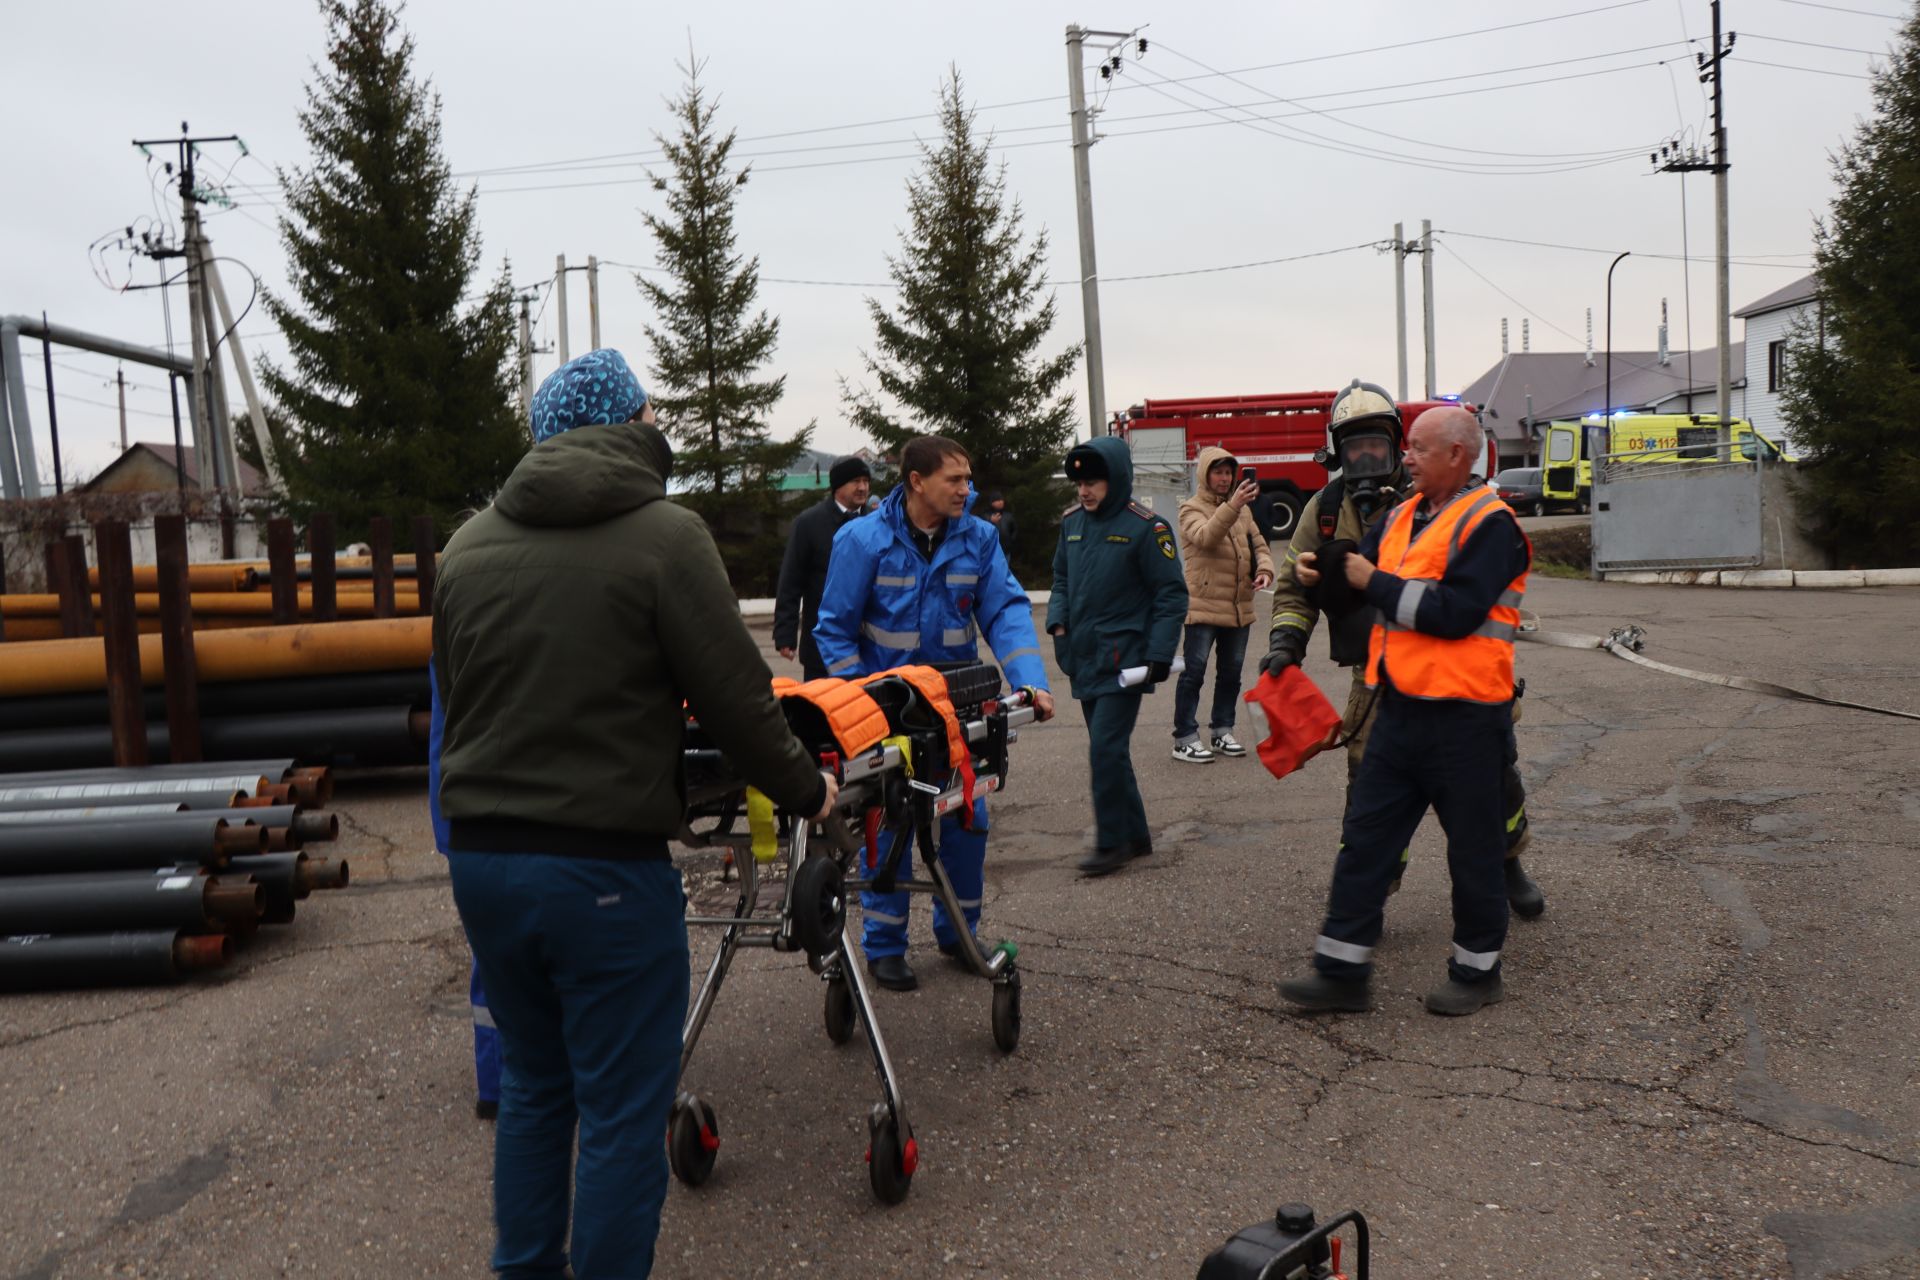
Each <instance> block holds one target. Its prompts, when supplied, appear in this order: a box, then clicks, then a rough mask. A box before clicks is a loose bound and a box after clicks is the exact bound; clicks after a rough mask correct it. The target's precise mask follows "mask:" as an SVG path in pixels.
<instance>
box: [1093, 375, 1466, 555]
mask: <svg viewBox="0 0 1920 1280" xmlns="http://www.w3.org/2000/svg"><path fill="white" fill-rule="evenodd" d="M1334 394H1335V393H1334V392H1332V391H1301V392H1294V393H1290V394H1286V395H1265V396H1206V397H1201V398H1197V399H1186V400H1145V401H1142V402H1141V403H1139V404H1136V405H1134V406H1133V407H1132V408H1130V409H1128V410H1127V411H1126V412H1125V413H1116V414H1115V415H1114V416H1113V422H1112V424H1111V425H1110V426H1109V428H1108V434H1110V435H1116V436H1119V437H1121V438H1122V439H1124V440H1126V441H1127V445H1128V448H1129V449H1130V450H1131V451H1132V453H1133V468H1134V489H1135V491H1136V492H1138V493H1141V494H1143V500H1152V501H1153V504H1154V505H1155V506H1156V507H1158V506H1162V505H1166V506H1167V509H1166V510H1165V511H1163V512H1162V514H1165V515H1169V516H1170V515H1171V514H1172V507H1173V506H1177V505H1178V503H1179V502H1180V500H1181V499H1183V498H1184V497H1185V496H1186V495H1187V494H1190V493H1192V492H1193V479H1192V464H1193V460H1194V459H1195V458H1196V457H1198V456H1199V453H1200V451H1201V450H1202V449H1205V448H1207V447H1208V446H1210V445H1218V446H1219V447H1221V448H1223V449H1225V450H1227V451H1228V452H1229V453H1231V454H1233V456H1234V457H1235V458H1237V459H1238V460H1239V462H1240V465H1241V466H1243V467H1252V468H1253V469H1254V473H1255V475H1256V476H1257V477H1258V478H1259V481H1260V494H1261V501H1260V503H1259V504H1258V506H1257V508H1256V511H1255V514H1256V515H1259V516H1263V517H1264V518H1263V519H1262V520H1261V525H1262V527H1263V528H1265V529H1266V530H1267V536H1268V537H1269V538H1274V539H1284V538H1288V537H1291V536H1292V535H1293V526H1294V523H1295V522H1296V521H1297V520H1298V519H1299V516H1300V510H1301V508H1302V507H1304V506H1306V504H1307V499H1308V498H1311V497H1312V496H1313V495H1314V494H1315V493H1316V492H1318V491H1319V489H1320V487H1321V486H1322V485H1324V484H1326V482H1327V469H1326V467H1325V466H1324V465H1323V464H1322V462H1321V459H1322V458H1323V457H1324V456H1325V450H1326V447H1327V415H1328V413H1329V412H1330V411H1331V410H1332V408H1333V397H1334ZM1440 405H1460V407H1462V408H1465V409H1467V410H1469V411H1472V412H1478V411H1477V410H1475V408H1474V406H1473V405H1470V404H1461V402H1460V401H1459V400H1458V399H1441V400H1413V401H1409V402H1407V403H1405V404H1403V405H1401V406H1400V418H1401V421H1402V422H1404V423H1407V424H1408V425H1411V424H1412V423H1413V420H1414V419H1415V418H1417V417H1419V416H1420V415H1421V414H1422V413H1424V412H1426V411H1427V410H1428V409H1432V408H1435V407H1437V406H1440ZM1497 456H1498V455H1497V454H1496V453H1495V451H1494V443H1493V437H1492V436H1491V435H1489V436H1488V437H1487V459H1486V463H1485V470H1484V471H1483V472H1482V474H1483V475H1487V476H1491V475H1492V474H1493V473H1494V470H1495V463H1496V459H1497ZM1167 504H1171V505H1167Z"/></svg>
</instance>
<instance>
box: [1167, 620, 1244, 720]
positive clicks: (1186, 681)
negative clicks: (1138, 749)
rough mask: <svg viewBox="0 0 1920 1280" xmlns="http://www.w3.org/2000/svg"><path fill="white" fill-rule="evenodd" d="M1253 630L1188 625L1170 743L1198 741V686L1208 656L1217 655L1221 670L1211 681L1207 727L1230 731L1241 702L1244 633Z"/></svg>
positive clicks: (1175, 694)
mask: <svg viewBox="0 0 1920 1280" xmlns="http://www.w3.org/2000/svg"><path fill="white" fill-rule="evenodd" d="M1250 630H1252V627H1251V626H1250V625H1249V626H1245V627H1216V626H1211V625H1209V624H1207V623H1204V622H1189V623H1188V624H1187V640H1186V658H1187V669H1186V670H1185V671H1182V672H1181V673H1180V681H1179V683H1178V684H1176V685H1175V686H1174V689H1173V741H1174V745H1176V746H1182V745H1185V744H1186V743H1189V742H1193V741H1196V740H1198V738H1199V737H1200V725H1199V721H1198V720H1197V719H1196V717H1197V716H1198V714H1199V711H1200V686H1201V685H1203V684H1205V683H1206V681H1207V655H1208V654H1209V653H1211V652H1213V651H1214V650H1216V649H1217V650H1219V653H1220V670H1219V672H1218V674H1216V675H1215V676H1214V678H1213V717H1212V719H1211V720H1209V721H1208V728H1209V729H1211V730H1212V731H1213V732H1214V733H1225V732H1226V731H1227V730H1229V729H1231V728H1233V713H1234V711H1235V709H1236V708H1237V707H1238V706H1239V703H1240V668H1241V667H1242V666H1244V665H1245V664H1246V658H1247V632H1248V631H1250Z"/></svg>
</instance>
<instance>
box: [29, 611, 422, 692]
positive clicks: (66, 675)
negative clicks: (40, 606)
mask: <svg viewBox="0 0 1920 1280" xmlns="http://www.w3.org/2000/svg"><path fill="white" fill-rule="evenodd" d="M432 647H433V620H432V619H431V618H370V619H367V620H366V621H363V622H310V623H301V624H296V625H292V626H285V627H238V628H233V629H231V630H213V631H207V632H203V633H200V634H197V635H195V636H194V640H193V649H194V663H195V665H196V667H197V668H198V670H199V676H200V679H201V680H203V681H208V682H219V681H225V680H272V679H277V678H280V677H285V676H325V675H339V674H341V673H343V672H348V671H399V670H405V669H408V668H414V667H425V666H426V665H427V657H428V655H429V653H430V652H431V650H432ZM164 674H165V668H164V665H163V661H162V658H161V653H160V637H159V636H158V635H143V636H141V637H140V676H141V681H142V683H144V684H150V685H157V684H160V683H162V681H163V679H164ZM106 687H107V655H106V644H105V642H104V641H102V640H100V639H98V638H97V637H96V638H93V639H89V638H86V637H84V636H83V637H80V638H78V639H72V640H26V641H21V642H20V643H18V644H9V645H7V646H6V647H5V648H4V649H0V698H14V697H29V696H32V695H34V694H42V693H87V692H91V691H93V690H97V689H104V688H106Z"/></svg>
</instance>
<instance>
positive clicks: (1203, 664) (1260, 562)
mask: <svg viewBox="0 0 1920 1280" xmlns="http://www.w3.org/2000/svg"><path fill="white" fill-rule="evenodd" d="M1194 470H1195V471H1196V472H1197V473H1198V476H1199V483H1198V484H1197V485H1196V486H1195V492H1194V495H1193V496H1192V497H1191V498H1188V499H1187V500H1186V501H1185V502H1183V503H1181V504H1180V545H1181V549H1182V551H1183V553H1184V555H1183V559H1184V561H1185V567H1186V573H1187V600H1188V603H1187V638H1186V647H1185V657H1186V663H1187V669H1186V670H1185V671H1183V672H1181V673H1180V683H1179V684H1178V685H1177V686H1176V687H1175V690H1174V696H1173V758H1174V759H1175V760H1183V761H1185V762H1187V763H1188V764H1212V763H1213V762H1214V760H1215V759H1216V758H1218V757H1219V756H1223V755H1224V756H1243V755H1245V754H1246V753H1247V749H1246V748H1245V747H1243V746H1241V745H1240V744H1239V743H1238V742H1236V741H1234V737H1233V716H1234V711H1235V709H1236V708H1237V706H1238V704H1239V701H1240V671H1241V667H1242V666H1243V665H1244V664H1245V660H1246V655H1247V631H1248V629H1249V628H1250V627H1251V626H1252V625H1253V617H1254V609H1253V597H1254V593H1255V592H1257V591H1264V590H1265V589H1266V588H1268V587H1270V586H1272V585H1273V556H1272V554H1271V553H1270V552H1269V551H1268V550H1267V541H1266V539H1265V538H1263V537H1261V535H1260V527H1259V526H1258V525H1256V524H1255V523H1254V522H1253V513H1252V512H1251V511H1249V510H1248V508H1249V507H1250V506H1251V505H1252V504H1253V500H1254V499H1255V498H1257V497H1259V496H1260V486H1259V485H1257V484H1255V483H1254V482H1252V481H1250V480H1249V481H1246V482H1244V483H1243V482H1242V481H1241V480H1240V476H1239V464H1238V463H1237V462H1236V461H1235V460H1234V457H1233V455H1232V454H1230V453H1228V452H1227V451H1226V450H1225V449H1221V448H1218V447H1209V448H1206V449H1202V450H1201V451H1200V457H1199V458H1198V459H1197V461H1196V463H1195V467H1194ZM1216 650H1217V651H1218V654H1219V658H1220V670H1219V673H1218V674H1217V675H1215V676H1214V679H1213V714H1212V716H1211V718H1210V722H1209V725H1208V738H1209V741H1210V743H1211V745H1210V746H1209V744H1208V743H1204V742H1202V741H1201V740H1200V726H1199V719H1198V716H1199V710H1200V686H1201V685H1202V684H1204V683H1206V679H1207V657H1208V655H1209V654H1210V653H1213V652H1215V651H1216Z"/></svg>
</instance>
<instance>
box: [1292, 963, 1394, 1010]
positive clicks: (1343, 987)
mask: <svg viewBox="0 0 1920 1280" xmlns="http://www.w3.org/2000/svg"><path fill="white" fill-rule="evenodd" d="M1280 998H1281V999H1282V1000H1285V1001H1287V1002H1288V1003H1290V1004H1297V1005H1299V1006H1300V1007H1301V1008H1302V1009H1305V1010H1307V1011H1308V1012H1310V1013H1333V1012H1337V1013H1365V1012H1366V1011H1367V1010H1369V1009H1371V1008H1373V988H1372V986H1371V984H1369V983H1368V982H1367V980H1366V979H1365V978H1359V979H1349V980H1347V981H1344V982H1343V981H1341V980H1340V979H1339V978H1329V977H1328V976H1327V975H1326V974H1324V973H1321V972H1320V971H1319V970H1317V969H1316V970H1315V971H1314V972H1312V973H1309V974H1308V975H1307V976H1306V977H1304V978H1288V979H1287V980H1286V981H1285V982H1283V983H1281V984H1280Z"/></svg>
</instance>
